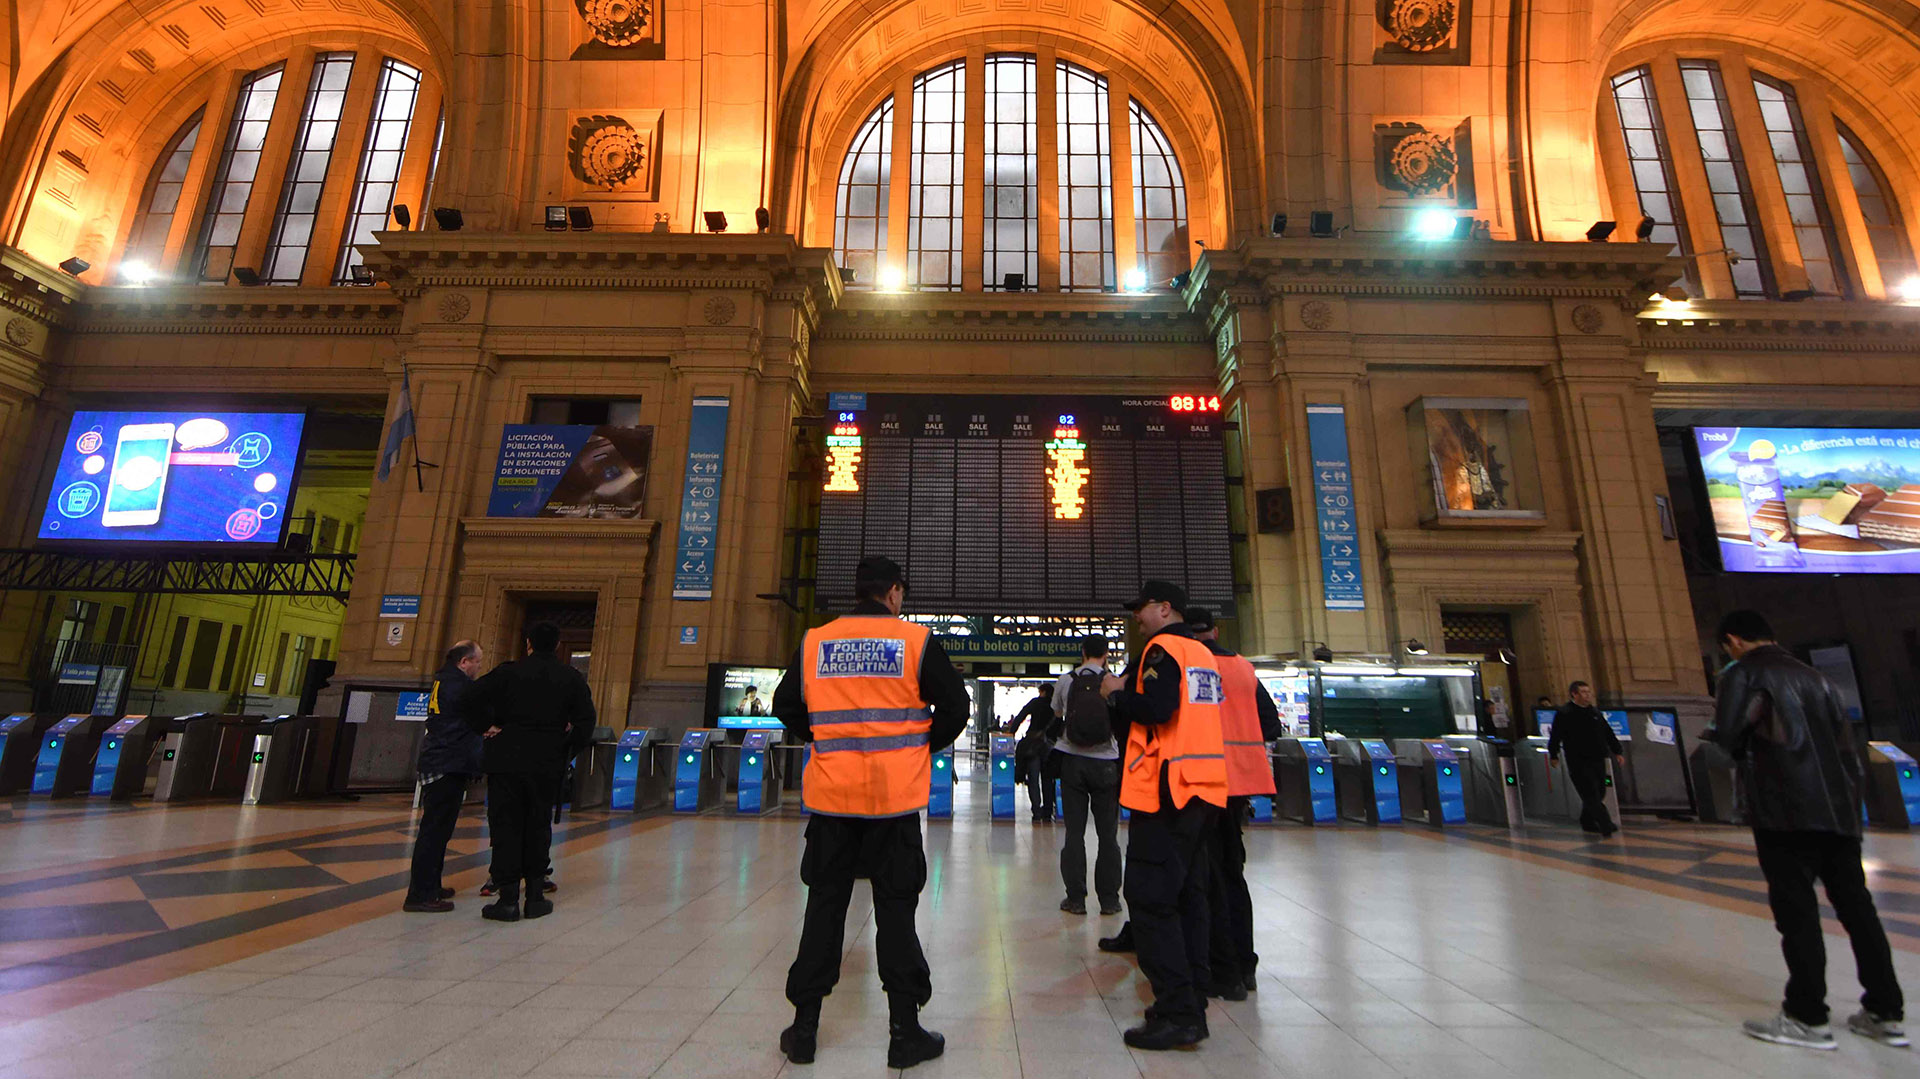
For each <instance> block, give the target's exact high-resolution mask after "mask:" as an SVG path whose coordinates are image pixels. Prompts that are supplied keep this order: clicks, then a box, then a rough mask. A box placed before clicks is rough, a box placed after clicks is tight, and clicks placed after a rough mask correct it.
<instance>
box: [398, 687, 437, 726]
mask: <svg viewBox="0 0 1920 1079" xmlns="http://www.w3.org/2000/svg"><path fill="white" fill-rule="evenodd" d="M432 707H433V694H431V693H402V694H400V699H399V700H398V701H397V702H395V704H394V708H393V718H395V719H398V720H403V721H406V722H412V723H421V722H425V721H426V718H427V716H429V715H431V714H432Z"/></svg>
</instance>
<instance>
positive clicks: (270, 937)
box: [0, 784, 1920, 1079]
mask: <svg viewBox="0 0 1920 1079" xmlns="http://www.w3.org/2000/svg"><path fill="white" fill-rule="evenodd" d="M970 793H971V792H970V791H968V790H967V787H966V785H965V784H963V785H962V790H961V792H960V804H959V806H958V807H957V809H956V819H955V820H954V821H952V822H950V823H949V822H937V823H931V824H929V825H928V826H927V852H928V862H929V883H928V887H927V891H926V893H925V895H924V896H923V897H922V900H921V903H920V907H919V924H920V929H921V936H922V939H923V941H924V943H925V947H926V950H927V953H928V956H929V959H930V961H931V963H932V966H933V973H934V997H933V1001H932V1002H931V1003H930V1004H929V1006H928V1007H927V1009H926V1012H925V1014H924V1018H925V1021H926V1023H927V1025H928V1026H930V1027H933V1028H934V1029H939V1030H942V1031H943V1032H945V1033H946V1035H947V1038H948V1046H949V1048H948V1051H947V1055H946V1056H945V1057H944V1058H942V1059H941V1060H940V1061H937V1062H934V1063H931V1064H927V1065H922V1066H921V1067H919V1068H916V1069H913V1070H912V1071H911V1072H910V1073H909V1074H910V1075H912V1076H914V1077H916V1079H924V1077H932V1076H984V1077H987V1079H997V1077H1009V1079H1011V1077H1022V1079H1052V1077H1075V1076H1086V1077H1089V1079H1092V1077H1096V1076H1097V1077H1100V1079H1112V1077H1116V1076H1117V1077H1121V1079H1126V1077H1131V1076H1138V1077H1141V1079H1154V1077H1160V1076H1167V1077H1191V1079H1203V1077H1205V1079H1233V1077H1242V1076H1245V1077H1255V1076H1257V1077H1274V1079H1277V1077H1282V1076H1321V1075H1326V1076H1341V1077H1346V1076H1359V1077H1362V1079H1368V1077H1379V1079H1388V1077H1402V1076H1404V1077H1410V1079H1427V1077H1440V1076H1449V1077H1451V1076H1460V1077H1471V1079H1503V1077H1507V1076H1515V1077H1518V1076H1528V1077H1539V1076H1549V1077H1552V1079H1585V1077H1588V1076H1605V1077H1609V1079H1621V1077H1642V1079H1669V1077H1675V1079H1733V1077H1735V1076H1766V1077H1773V1076H1779V1077H1787V1076H1793V1077H1796V1079H1797V1077H1801V1076H1809V1075H1820V1076H1894V1075H1898V1076H1903V1077H1906V1079H1912V1077H1913V1076H1914V1075H1916V1074H1920V1059H1917V1058H1916V1055H1915V1054H1913V1053H1910V1052H1900V1051H1897V1050H1888V1049H1885V1048H1883V1047H1880V1046H1876V1045H1872V1044H1869V1043H1865V1042H1863V1041H1861V1040H1860V1039H1857V1038H1852V1037H1850V1036H1848V1035H1846V1034H1844V1033H1842V1034H1841V1035H1840V1037H1841V1042H1842V1048H1841V1051H1840V1052H1839V1053H1836V1054H1821V1055H1817V1056H1815V1055H1810V1054H1807V1053H1805V1052H1795V1051H1791V1050H1781V1049H1776V1048H1773V1047H1770V1046H1764V1045H1761V1044H1759V1043H1755V1042H1751V1041H1748V1040H1747V1039H1745V1038H1742V1037H1741V1036H1739V1034H1738V1033H1737V1031H1736V1030H1735V1029H1734V1027H1735V1024H1737V1021H1738V1020H1739V1019H1740V1018H1743V1017H1747V1016H1753V1015H1761V1014H1765V1013H1768V1012H1770V1011H1771V1010H1772V1009H1773V1008H1774V1007H1776V1006H1777V1000H1778V995H1779V991H1780V982H1781V980H1782V977H1783V973H1784V972H1783V969H1782V966H1781V961H1780V957H1779V949H1778V941H1777V937H1776V935H1775V934H1774V931H1773V928H1772V925H1771V922H1770V920H1769V919H1768V917H1767V914H1766V907H1765V895H1764V885H1763V884H1762V882H1761V880H1760V877H1759V873H1758V870H1757V868H1756V867H1755V865H1754V860H1753V853H1752V846H1751V841H1750V840H1749V839H1748V838H1747V836H1746V834H1745V833H1743V832H1741V831H1739V830H1736V829H1731V828H1718V827H1711V826H1697V825H1683V824H1670V823H1657V822H1638V821H1630V822H1629V827H1628V828H1627V830H1626V831H1624V832H1623V833H1622V834H1621V835H1620V836H1619V837H1617V838H1616V839H1614V840H1611V841H1605V842H1594V841H1591V840H1590V839H1589V838H1587V837H1585V836H1583V835H1581V834H1580V833H1579V832H1577V831H1575V830H1572V829H1569V828H1562V827H1530V828H1529V829H1527V830H1526V831H1525V832H1522V833H1508V832H1506V831H1504V830H1497V829H1490V828H1479V827H1470V828H1464V829H1458V830H1449V831H1446V832H1436V831H1432V830H1429V829H1424V828H1412V827H1409V828H1386V829H1377V830H1375V829H1366V828H1362V827H1358V826H1354V825H1345V826H1341V827H1338V828H1321V829H1306V828H1301V827H1298V826H1290V825H1283V826H1274V827H1257V828H1253V829H1251V830H1250V832H1249V837H1248V848H1249V867H1248V876H1249V881H1250V884H1251V885H1252V888H1253V892H1254V896H1255V905H1256V911H1257V918H1258V941H1257V943H1258V947H1259V950H1260V953H1261V956H1262V960H1261V965H1260V989H1259V991H1258V992H1257V993H1256V994H1254V996H1253V998H1252V999H1250V1000H1249V1001H1247V1002H1246V1003H1244V1004H1222V1003H1220V1002H1218V1001H1215V1002H1213V1004H1212V1008H1213V1011H1212V1012H1211V1013H1210V1015H1209V1024H1210V1027H1211V1029H1212V1032H1213V1033H1212V1037H1210V1038H1209V1039H1208V1040H1207V1042H1206V1043H1205V1044H1204V1046H1203V1047H1202V1048H1201V1049H1200V1050H1199V1051H1197V1052H1188V1053H1175V1054H1165V1055H1155V1054H1142V1053H1135V1052H1132V1051H1130V1050H1128V1049H1126V1048H1125V1046H1124V1045H1123V1044H1122V1043H1121V1041H1120V1031H1121V1030H1122V1029H1124V1028H1125V1027H1127V1026H1129V1025H1132V1024H1133V1023H1135V1022H1137V1021H1138V1019H1139V1014H1140V1009H1141V1008H1142V1007H1143V1005H1144V1002H1145V999H1146V996H1147V994H1146V987H1145V985H1144V983H1143V981H1142V979H1141V978H1140V976H1139V973H1138V971H1137V970H1136V969H1135V968H1134V966H1133V964H1132V963H1131V962H1129V961H1128V960H1127V959H1126V958H1125V957H1117V956H1109V955H1104V954H1102V953H1100V952H1099V951H1098V950H1097V949H1095V948H1094V946H1093V945H1094V941H1095V939H1096V938H1098V937H1099V936H1101V935H1103V934H1106V933H1111V932H1112V931H1113V930H1114V929H1115V928H1117V926H1118V919H1112V918H1107V919H1103V918H1100V917H1097V916H1094V917H1073V916H1069V915H1064V914H1062V913H1060V912H1059V911H1057V910H1056V909H1055V905H1056V904H1057V903H1058V901H1059V897H1060V884H1059V879H1058V868H1057V866H1058V849H1059V842H1060V834H1061V831H1062V829H1061V828H1060V826H1058V825H1044V824H1043V825H1038V826H1036V825H1032V824H1029V823H1027V822H1026V821H1024V820H1022V821H1020V822H1019V823H1001V824H994V823H992V822H990V821H987V820H983V819H980V818H979V816H977V815H976V814H975V813H974V812H973V809H974V807H973V805H972V799H971V797H970ZM0 805H4V806H5V814H6V817H7V818H8V819H4V820H0V1079H22V1077H30V1076H58V1077H60V1079H70V1077H73V1076H85V1075H89V1074H94V1073H102V1074H134V1075H142V1076H168V1075H181V1076H188V1075H191V1076H216V1077H227V1076H234V1077H241V1076H277V1077H295V1076H326V1077H329V1079H334V1077H340V1076H361V1075H368V1076H407V1077H409V1079H413V1077H428V1076H460V1077H470V1076H495V1075H498V1076H518V1075H536V1076H541V1077H556V1079H566V1077H570V1076H590V1075H606V1076H613V1075H619V1076H658V1077H661V1079H676V1077H685V1076H696V1077H697V1076H715V1077H718V1076H728V1077H733V1076H748V1077H753V1076H759V1077H764V1079H773V1077H775V1076H780V1075H795V1076H801V1075H813V1076H823V1077H825V1076H832V1077H839V1076H878V1075H881V1074H884V1073H885V1067H884V1054H885V1050H884V1044H885V1037H886V1031H885V1014H886V1002H885V998H884V996H883V994H882V993H881V991H880V987H879V980H878V977H877V975H876V974H875V972H874V969H873V967H874V957H873V950H872V949H873V926H872V918H871V914H870V911H869V910H868V909H865V908H864V906H863V904H865V902H866V898H865V889H864V886H863V887H862V890H861V892H860V893H859V894H857V895H856V900H855V904H854V908H853V910H852V911H851V912H850V915H849V929H848V936H847V955H846V960H845V964H844V976H843V980H842V982H841V985H840V987H839V989H838V990H836V992H835V993H834V995H833V996H832V997H831V998H829V1000H828V1001H827V1003H826V1007H825V1016H824V1019H823V1024H822V1033H821V1039H820V1042H821V1048H820V1053H819V1057H818V1061H817V1063H816V1064H815V1065H813V1066H811V1067H809V1068H795V1067H792V1066H790V1065H787V1064H786V1063H785V1061H784V1060H782V1059H781V1057H780V1056H779V1054H778V1052H777V1050H776V1049H775V1048H774V1039H775V1036H776V1035H777V1033H778V1031H779V1029H780V1027H781V1026H783V1025H784V1024H785V1022H786V1021H787V1018H788V1016H789V1014H790V1011H789V1009H788V1006H787V1004H786V1002H785V1000H784V997H783V995H782V992H781V989H782V985H783V982H784V978H785V972H786V966H787V964H788V963H789V962H791V960H792V955H793V948H794V944H795V942H796V940H797V934H798V929H799V922H800V914H801V911H802V909H803V907H804V903H805V889H804V887H803V886H801V884H800V883H799V880H798V872H797V865H798V851H799V846H800V842H801V833H802V830H803V828H804V822H803V821H801V820H798V819H795V818H792V817H776V818H767V819H760V820H742V819H737V818H731V817H726V816H703V817H698V818H673V817H660V816H642V817H637V818H636V817H630V816H627V815H624V814H622V815H619V816H617V817H612V816H609V815H607V814H603V813H602V814H596V813H590V812H589V813H581V814H578V815H577V816H574V817H570V818H569V819H568V820H567V821H566V822H565V823H563V824H562V825H561V826H560V827H559V828H558V829H557V835H556V840H557V842H556V851H555V864H556V867H557V876H558V879H559V882H560V884H561V890H560V892H559V893H558V895H557V896H556V899H557V900H558V909H557V911H556V913H555V914H554V915H553V916H552V917H549V918H546V919H542V920H540V921H536V922H524V923H520V924H517V925H497V924H494V923H488V922H485V921H483V920H482V919H480V918H479V916H478V907H479V902H480V901H479V900H478V899H477V897H476V896H475V895H474V889H475V888H476V887H477V886H478V885H479V883H480V882H481V880H483V879H484V877H485V871H484V870H485V859H486V855H485V836H484V827H483V825H482V822H481V819H480V817H479V815H478V812H477V810H476V811H472V812H470V814H469V816H467V817H466V818H463V821H462V826H461V828H460V830H459V832H458V833H457V834H456V836H455V839H454V842H453V844H452V847H451V849H450V851H449V856H448V878H447V879H448V883H449V884H450V885H452V886H454V887H456V888H459V889H461V893H462V894H461V896H460V897H459V899H458V900H457V902H458V903H459V906H460V909H459V910H458V911H457V912H456V913H454V914H451V915H444V916H423V915H405V914H402V913H400V912H399V911H398V905H399V901H400V896H401V894H402V892H403V891H404V889H405V883H406V876H405V871H406V859H407V855H408V852H409V850H410V844H411V828H412V817H411V814H410V813H409V811H408V808H407V806H406V803H405V801H404V800H403V799H392V798H388V799H380V798H370V799H368V800H366V801H363V802H360V803H356V804H331V805H306V806H295V807H257V808H253V809H247V808H242V807H238V806H170V807H156V806H152V805H137V806H134V807H126V806H104V805H96V804H89V803H55V804H53V805H52V806H47V805H45V804H44V803H43V802H35V801H29V800H25V799H17V800H13V801H12V802H10V803H0ZM1866 849H1867V853H1868V859H1869V881H1870V883H1871V885H1872V886H1873V888H1874V892H1875V897H1876V900H1877V902H1878V903H1879V906H1880V908H1881V911H1882V915H1883V918H1884V920H1885V921H1886V924H1887V928H1888V931H1889V935H1890V936H1891V937H1892V939H1893V941H1894V945H1895V948H1896V964H1897V966H1898V969H1899V971H1900V974H1901V978H1902V981H1903V983H1904V984H1905V985H1906V987H1907V989H1908V991H1909V992H1910V993H1911V992H1914V991H1915V989H1916V987H1920V837H1916V836H1914V835H1908V834H1892V833H1874V834H1872V835H1870V836H1869V838H1868V840H1867V848H1866ZM1829 928H1830V932H1832V933H1836V934H1837V933H1838V928H1837V926H1831V925H1830V927H1829ZM1829 953H1830V966H1831V970H1830V983H1831V991H1830V1000H1831V1002H1832V1004H1833V1006H1834V1008H1835V1011H1836V1013H1837V1014H1838V1015H1840V1016H1844V1015H1845V1014H1846V1012H1847V1011H1848V1010H1850V1008H1851V1003H1850V1002H1851V1000H1852V998H1853V997H1854V996H1855V995H1856V994H1857V989H1856V988H1855V986H1854V985H1853V984H1852V977H1853V970H1852V961H1851V957H1850V955H1849V953H1848V951H1847V949H1846V947H1845V944H1844V941H1843V940H1842V939H1839V938H1837V937H1830V938H1829Z"/></svg>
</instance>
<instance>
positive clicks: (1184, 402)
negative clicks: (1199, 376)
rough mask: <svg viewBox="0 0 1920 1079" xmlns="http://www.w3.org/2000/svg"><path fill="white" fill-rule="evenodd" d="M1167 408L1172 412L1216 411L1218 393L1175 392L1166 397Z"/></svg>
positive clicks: (1218, 405)
mask: <svg viewBox="0 0 1920 1079" xmlns="http://www.w3.org/2000/svg"><path fill="white" fill-rule="evenodd" d="M1167 408H1168V409H1170V410H1172V411H1174V412H1218V411H1220V395H1219V394H1213V393H1205V394H1184V393H1176V394H1174V395H1173V396H1172V397H1169V398H1167Z"/></svg>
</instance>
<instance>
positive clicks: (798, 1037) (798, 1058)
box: [780, 1002, 820, 1064]
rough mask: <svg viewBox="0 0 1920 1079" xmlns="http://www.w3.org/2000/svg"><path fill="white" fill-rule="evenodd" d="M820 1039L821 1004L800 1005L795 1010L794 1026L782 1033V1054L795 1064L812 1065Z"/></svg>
mask: <svg viewBox="0 0 1920 1079" xmlns="http://www.w3.org/2000/svg"><path fill="white" fill-rule="evenodd" d="M819 1037H820V1005H819V1003H818V1002H815V1003H813V1004H801V1005H798V1006H796V1007H795V1008H794V1009H793V1025H792V1026H790V1027H788V1028H787V1029H785V1030H783V1031H781V1032H780V1052H781V1053H783V1054H785V1055H786V1058H787V1059H788V1060H790V1061H792V1062H793V1063H795V1064H811V1063H813V1050H814V1045H815V1043H816V1042H817V1041H818V1040H819Z"/></svg>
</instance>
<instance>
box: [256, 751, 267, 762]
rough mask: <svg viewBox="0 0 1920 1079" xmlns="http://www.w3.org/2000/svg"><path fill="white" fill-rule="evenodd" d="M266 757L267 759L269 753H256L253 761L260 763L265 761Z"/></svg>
mask: <svg viewBox="0 0 1920 1079" xmlns="http://www.w3.org/2000/svg"><path fill="white" fill-rule="evenodd" d="M266 759H267V755H266V754H265V753H255V754H254V755H253V763H255V764H259V763H260V762H261V761H264V760H266Z"/></svg>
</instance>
